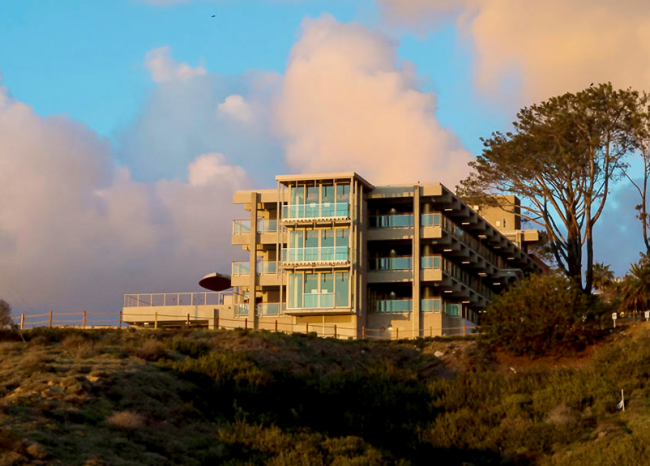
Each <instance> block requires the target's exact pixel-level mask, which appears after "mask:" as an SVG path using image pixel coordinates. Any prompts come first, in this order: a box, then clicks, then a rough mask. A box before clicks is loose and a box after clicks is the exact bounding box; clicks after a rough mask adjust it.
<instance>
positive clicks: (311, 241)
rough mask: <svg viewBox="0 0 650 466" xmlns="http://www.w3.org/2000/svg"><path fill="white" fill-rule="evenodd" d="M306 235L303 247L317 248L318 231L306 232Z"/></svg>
mask: <svg viewBox="0 0 650 466" xmlns="http://www.w3.org/2000/svg"><path fill="white" fill-rule="evenodd" d="M306 233H307V235H306V237H305V247H306V248H317V247H318V237H319V236H320V235H319V231H318V230H307V232H306Z"/></svg>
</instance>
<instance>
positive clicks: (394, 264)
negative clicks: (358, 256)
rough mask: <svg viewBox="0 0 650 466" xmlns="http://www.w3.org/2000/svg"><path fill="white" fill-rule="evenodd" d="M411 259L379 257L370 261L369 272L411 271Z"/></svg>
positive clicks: (406, 257) (408, 257)
mask: <svg viewBox="0 0 650 466" xmlns="http://www.w3.org/2000/svg"><path fill="white" fill-rule="evenodd" d="M412 269H413V258H412V257H410V256H405V257H380V258H377V259H371V260H370V270H412Z"/></svg>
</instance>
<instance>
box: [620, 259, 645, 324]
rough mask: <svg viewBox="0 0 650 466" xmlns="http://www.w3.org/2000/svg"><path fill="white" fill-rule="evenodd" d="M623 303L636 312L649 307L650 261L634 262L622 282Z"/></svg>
mask: <svg viewBox="0 0 650 466" xmlns="http://www.w3.org/2000/svg"><path fill="white" fill-rule="evenodd" d="M621 298H622V305H623V306H624V307H625V308H626V309H634V313H635V315H636V312H637V311H639V310H646V309H647V308H648V301H650V262H648V261H647V260H643V259H642V260H640V261H639V262H638V263H636V264H632V265H631V267H630V270H629V272H628V273H627V275H626V276H625V278H624V279H623V283H622V296H621Z"/></svg>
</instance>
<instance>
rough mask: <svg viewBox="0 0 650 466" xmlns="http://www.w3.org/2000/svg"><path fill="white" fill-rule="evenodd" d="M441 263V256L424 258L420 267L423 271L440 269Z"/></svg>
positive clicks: (421, 259)
mask: <svg viewBox="0 0 650 466" xmlns="http://www.w3.org/2000/svg"><path fill="white" fill-rule="evenodd" d="M441 262H442V257H441V256H422V257H421V258H420V267H422V268H423V269H440V264H441Z"/></svg>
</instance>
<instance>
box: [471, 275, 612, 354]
mask: <svg viewBox="0 0 650 466" xmlns="http://www.w3.org/2000/svg"><path fill="white" fill-rule="evenodd" d="M604 312H605V308H604V307H602V306H601V305H600V303H599V302H598V300H596V299H594V298H593V297H592V296H588V295H586V294H584V293H583V292H582V290H581V289H579V288H576V287H575V286H573V283H572V281H571V280H570V279H569V278H567V277H566V276H565V275H564V274H561V273H557V272H556V273H552V274H549V275H539V274H534V275H531V276H530V277H528V278H527V279H525V280H523V281H522V282H521V283H518V284H516V285H514V286H512V287H510V288H509V289H508V290H506V291H504V292H503V293H500V294H499V295H497V296H496V297H495V299H494V301H492V302H491V303H490V304H489V305H488V308H487V312H486V313H485V314H484V315H483V316H484V317H483V320H482V322H481V334H480V338H481V341H483V342H484V343H487V344H488V345H490V346H493V347H497V348H501V349H503V350H505V351H508V352H511V353H514V354H530V355H535V356H542V355H545V354H548V353H561V352H562V351H566V350H568V351H572V350H580V349H583V348H584V347H585V346H587V345H588V344H590V343H592V342H593V341H595V339H596V338H598V336H599V335H600V334H601V330H600V320H601V317H602V315H603V314H604Z"/></svg>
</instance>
